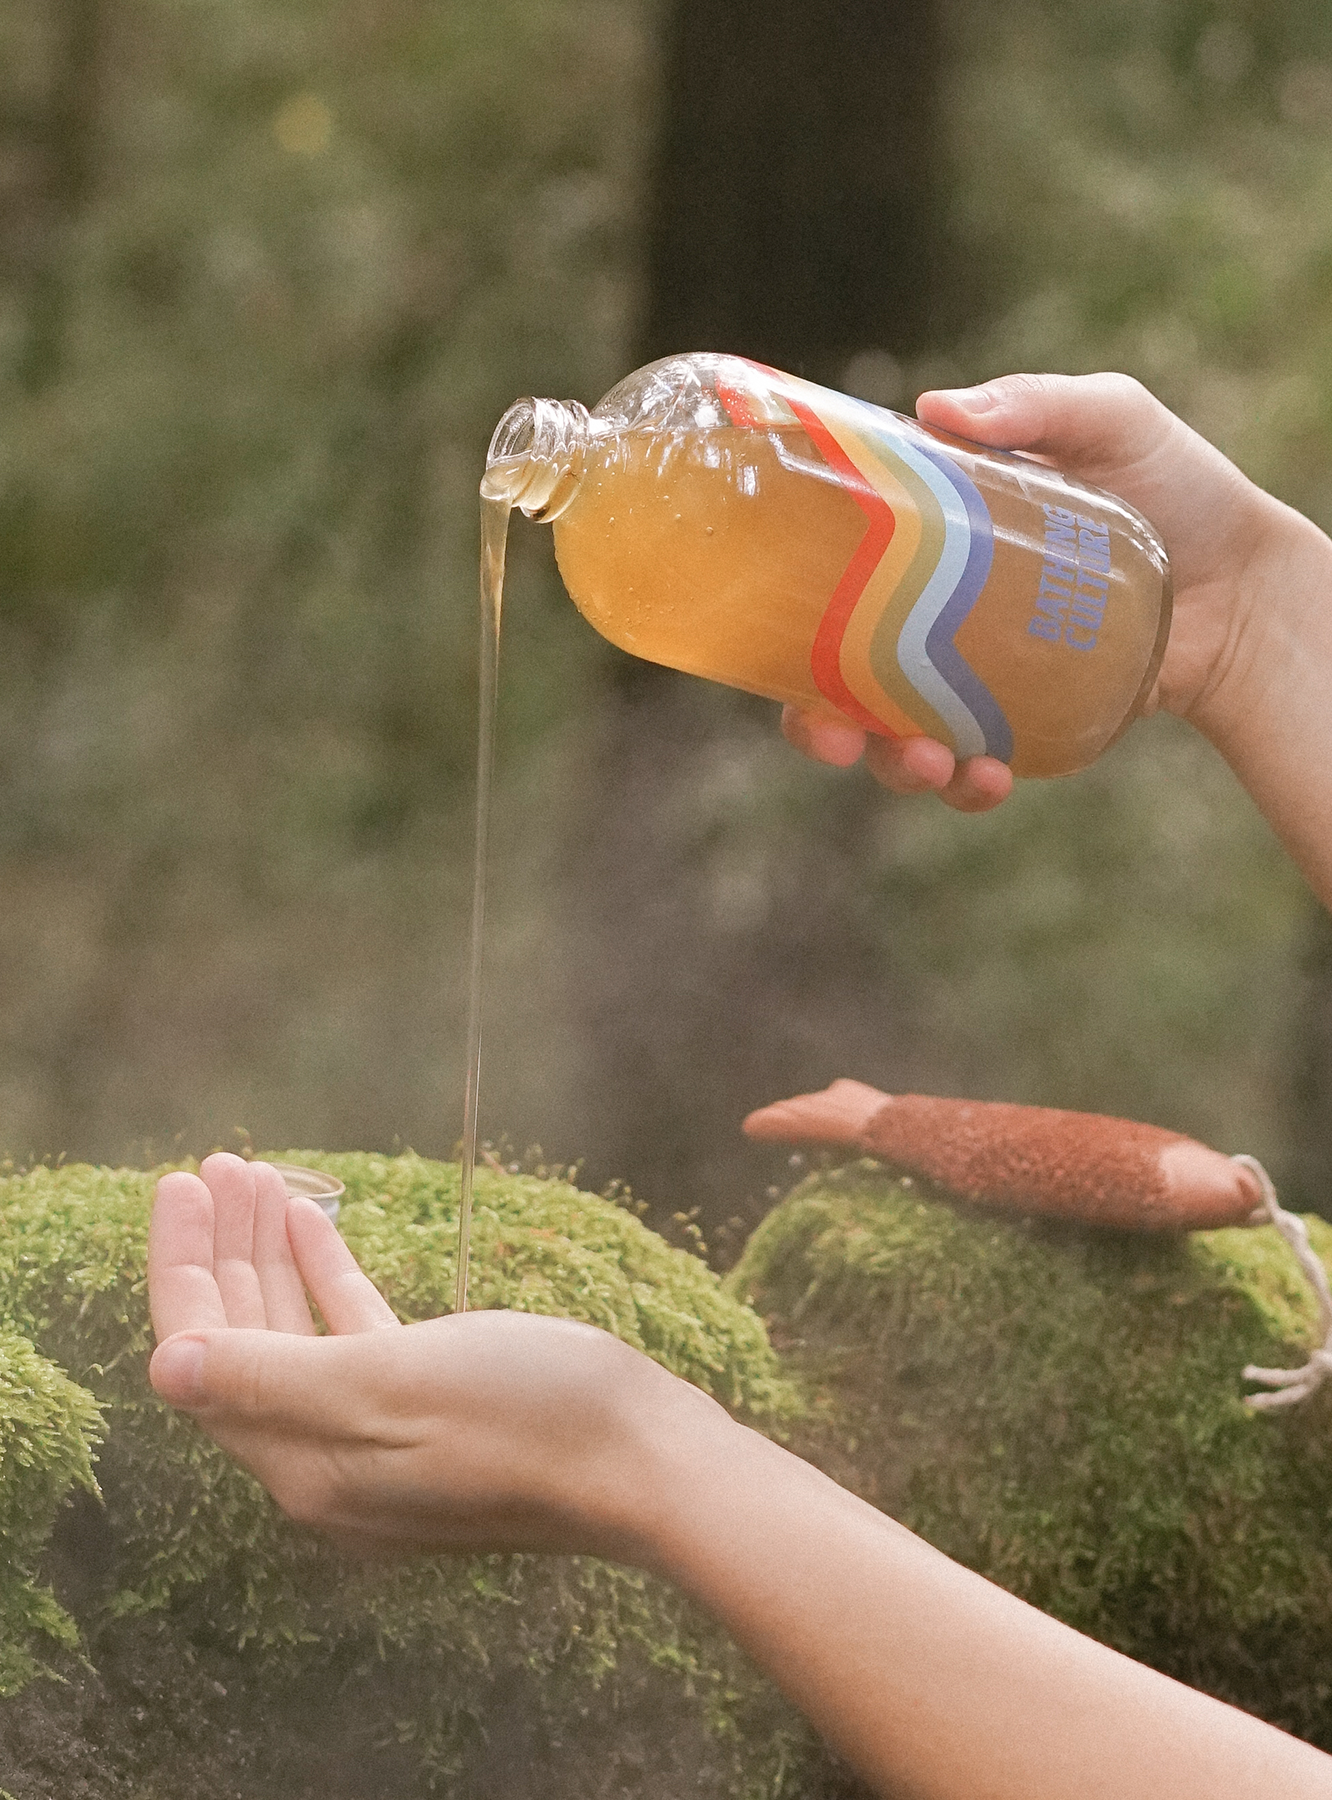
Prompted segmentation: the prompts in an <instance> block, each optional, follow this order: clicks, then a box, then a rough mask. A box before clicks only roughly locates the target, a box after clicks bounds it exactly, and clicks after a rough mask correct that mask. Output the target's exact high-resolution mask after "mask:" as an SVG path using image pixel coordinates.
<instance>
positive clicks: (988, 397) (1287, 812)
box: [784, 374, 1332, 899]
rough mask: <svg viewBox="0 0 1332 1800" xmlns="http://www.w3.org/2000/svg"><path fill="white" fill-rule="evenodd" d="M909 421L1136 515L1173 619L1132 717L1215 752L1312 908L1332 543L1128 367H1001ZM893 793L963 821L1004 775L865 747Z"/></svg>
mask: <svg viewBox="0 0 1332 1800" xmlns="http://www.w3.org/2000/svg"><path fill="white" fill-rule="evenodd" d="M917 411H918V415H919V417H920V418H921V419H923V420H925V421H926V422H928V423H929V424H931V425H934V426H937V427H941V428H942V429H944V430H947V431H952V432H957V433H958V434H959V435H961V436H965V437H968V438H971V439H973V440H975V441H976V442H979V443H984V444H989V445H993V446H1002V447H1005V448H1008V449H1015V450H1022V451H1026V452H1029V453H1031V454H1034V455H1039V456H1042V457H1045V458H1048V459H1049V460H1050V461H1051V462H1054V463H1056V464H1057V465H1058V466H1059V467H1060V468H1062V469H1064V470H1065V471H1066V472H1067V473H1068V474H1070V475H1072V476H1075V477H1078V478H1080V479H1083V480H1086V481H1088V482H1091V483H1093V484H1094V485H1096V486H1098V487H1104V488H1106V489H1108V490H1109V491H1110V492H1112V493H1116V494H1118V495H1120V496H1121V498H1123V499H1124V500H1126V501H1128V502H1129V504H1130V505H1131V506H1133V507H1135V508H1136V509H1137V510H1138V511H1139V512H1141V513H1142V514H1143V515H1144V516H1145V517H1147V518H1149V519H1150V520H1151V521H1152V523H1153V524H1154V525H1155V526H1156V528H1157V530H1158V531H1159V532H1160V533H1161V536H1162V538H1163V540H1164V542H1165V546H1166V549H1167V552H1168V553H1169V556H1170V565H1171V570H1172V573H1173V576H1174V584H1175V600H1174V618H1173V622H1172V626H1171V632H1170V638H1169V642H1168V644H1167V647H1166V653H1165V657H1164V659H1163V661H1162V664H1161V668H1160V671H1159V674H1158V676H1157V680H1156V683H1155V687H1154V690H1153V693H1152V696H1151V698H1150V699H1149V701H1148V703H1147V706H1146V708H1145V709H1144V710H1146V711H1152V710H1154V708H1155V707H1156V706H1157V705H1161V706H1164V707H1165V708H1166V709H1167V710H1168V711H1170V712H1174V713H1177V714H1179V715H1180V716H1181V717H1183V718H1186V719H1188V720H1189V721H1190V722H1191V723H1193V724H1194V725H1196V726H1197V727H1198V729H1199V730H1200V731H1202V732H1203V733H1204V735H1206V736H1207V737H1208V738H1210V739H1211V741H1212V742H1213V743H1214V744H1215V745H1216V746H1217V748H1218V749H1219V750H1220V751H1221V753H1222V754H1223V755H1224V756H1225V757H1226V759H1227V761H1228V762H1230V764H1231V766H1232V767H1233V768H1234V769H1235V771H1236V773H1237V774H1238V775H1239V776H1240V779H1241V780H1242V781H1244V783H1245V785H1246V786H1247V787H1248V788H1249V790H1250V792H1251V793H1252V794H1253V796H1254V798H1255V799H1256V800H1257V801H1258V804H1259V805H1260V806H1261V807H1262V808H1263V810H1264V812H1266V814H1267V816H1268V818H1269V819H1270V820H1271V822H1272V824H1273V825H1274V826H1275V827H1276V829H1277V831H1278V832H1279V833H1280V835H1281V836H1282V838H1283V840H1284V841H1285V843H1286V844H1287V847H1288V848H1289V849H1290V850H1291V852H1292V854H1293V855H1294V856H1295V858H1296V860H1297V861H1298V862H1299V863H1300V864H1301V866H1302V867H1303V869H1304V871H1305V873H1306V875H1308V877H1309V879H1310V881H1311V882H1312V883H1313V886H1314V887H1315V889H1316V890H1317V891H1318V892H1319V893H1320V895H1321V896H1322V897H1323V898H1324V899H1328V898H1332V778H1325V777H1324V773H1323V771H1324V770H1325V769H1326V768H1327V767H1328V762H1327V757H1326V755H1325V754H1324V752H1325V751H1332V743H1328V742H1327V739H1328V737H1329V736H1330V735H1332V732H1329V727H1328V725H1327V723H1326V722H1325V721H1326V710H1325V708H1324V706H1323V705H1322V703H1321V698H1320V696H1321V694H1322V693H1324V692H1325V677H1324V679H1323V680H1322V681H1321V682H1320V679H1319V670H1320V668H1321V669H1323V670H1324V671H1325V670H1326V669H1327V668H1328V667H1329V666H1332V624H1330V623H1329V621H1328V618H1327V615H1326V608H1325V607H1324V605H1323V603H1322V596H1323V594H1324V592H1325V591H1326V589H1327V587H1328V585H1329V583H1330V582H1332V544H1329V542H1328V540H1327V538H1326V537H1325V536H1324V535H1323V533H1322V532H1321V531H1319V530H1318V528H1317V527H1316V526H1314V525H1312V524H1311V523H1310V522H1309V521H1308V520H1307V519H1304V518H1302V517H1301V516H1300V515H1299V514H1298V513H1296V512H1294V511H1292V510H1291V508H1289V507H1287V506H1284V505H1282V504H1281V502H1280V501H1278V500H1275V499H1273V498H1272V496H1271V495H1270V494H1266V493H1264V492H1263V491H1262V489H1261V488H1259V487H1257V486H1255V484H1254V483H1253V482H1251V481H1250V480H1248V478H1247V477H1246V476H1244V475H1243V474H1241V472H1240V471H1239V470H1238V469H1237V468H1236V467H1235V465H1234V464H1233V463H1231V462H1230V461H1229V460H1228V459H1227V458H1226V457H1224V456H1223V455H1222V454H1221V452H1220V451H1219V450H1217V449H1215V448H1214V447H1213V446H1212V445H1211V444H1209V443H1207V442H1206V440H1205V439H1203V438H1201V437H1200V436H1199V435H1198V434H1197V432H1195V431H1192V430H1191V429H1190V428H1189V427H1188V426H1187V425H1185V424H1184V422H1183V421H1182V420H1181V419H1178V418H1176V417H1175V415H1174V414H1173V413H1171V412H1170V411H1169V410H1168V409H1167V408H1166V407H1165V406H1163V405H1162V404H1161V402H1160V401H1158V400H1156V399H1155V398H1154V397H1153V396H1152V395H1151V394H1149V393H1148V392H1147V390H1146V389H1145V388H1144V387H1142V386H1141V384H1140V383H1138V382H1136V381H1134V380H1132V379H1131V378H1130V377H1128V376H1125V375H1115V374H1100V375H1073V376H1070V375H1009V376H1004V377H1001V378H999V379H997V380H994V381H990V382H986V383H984V384H983V385H982V386H980V387H975V388H964V389H959V390H955V391H940V392H932V393H927V394H922V396H921V398H920V400H919V402H918V405H917ZM784 730H785V732H786V735H787V736H788V738H790V740H791V741H792V742H793V743H795V744H796V745H797V746H798V747H799V748H800V749H802V750H804V751H806V753H807V754H809V755H812V756H814V757H816V758H818V760H820V761H823V762H828V763H834V764H838V765H841V766H846V765H848V764H850V763H852V762H854V761H856V760H857V758H858V756H859V755H860V753H861V752H862V750H866V743H865V737H864V734H863V733H860V732H859V731H858V730H857V729H856V727H854V726H853V725H851V724H849V723H848V724H847V725H845V726H843V725H841V724H837V723H831V722H828V721H825V720H817V719H815V718H813V717H812V716H810V715H809V714H807V713H803V712H798V711H796V710H795V709H788V714H787V717H786V719H785V720H784ZM866 756H867V762H868V764H869V767H870V769H871V772H872V773H873V774H874V775H875V776H876V778H877V779H878V780H879V781H881V782H882V783H883V784H884V786H885V787H888V788H891V789H892V790H893V791H894V792H896V793H919V792H922V791H930V790H932V791H934V792H937V793H938V794H939V795H940V797H941V798H942V799H943V800H944V801H945V802H946V803H947V804H949V805H952V806H955V807H957V808H958V809H959V810H962V811H970V812H975V811H984V810H986V809H987V808H988V807H991V806H994V805H997V804H998V803H999V801H1001V800H1002V799H1004V797H1005V796H1006V795H1007V793H1008V791H1009V788H1010V786H1011V777H1010V776H1009V775H1008V772H1007V770H1005V769H1004V768H1003V766H1002V765H1001V764H998V763H995V762H994V761H993V759H991V758H987V757H977V758H973V759H971V760H970V761H966V762H962V763H955V762H954V758H953V756H952V753H951V751H949V750H947V749H946V748H945V747H944V746H943V745H942V744H937V743H932V742H929V741H927V740H920V739H917V740H913V741H910V742H902V743H893V742H891V741H887V740H879V741H876V742H874V743H872V744H871V745H869V746H868V749H867V750H866Z"/></svg>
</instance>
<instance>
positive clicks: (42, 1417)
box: [0, 1328, 100, 1695]
mask: <svg viewBox="0 0 1332 1800" xmlns="http://www.w3.org/2000/svg"><path fill="white" fill-rule="evenodd" d="M99 1426H100V1418H99V1415H98V1410H97V1403H96V1402H95V1401H94V1399H93V1397H92V1395H91V1394H89V1393H88V1392H87V1391H86V1390H85V1389H84V1388H81V1387H79V1386H78V1385H77V1384H76V1383H75V1382H73V1381H71V1380H70V1379H69V1377H68V1376H67V1375H65V1374H64V1373H63V1372H62V1371H61V1370H59V1369H57V1368H56V1367H55V1366H54V1365H53V1364H52V1363H50V1362H48V1361H47V1360H46V1358H45V1357H44V1356H41V1355H39V1354H38V1352H37V1351H36V1350H34V1349H33V1347H32V1345H31V1344H30V1343H28V1341H27V1339H26V1338H23V1337H21V1336H19V1334H18V1333H17V1332H14V1331H7V1330H4V1329H2V1328H0V1546H2V1547H3V1548H2V1549H0V1695H8V1694H13V1693H16V1692H17V1691H18V1690H19V1689H20V1688H22V1687H23V1685H24V1684H25V1683H26V1682H28V1681H30V1680H31V1679H32V1677H33V1676H34V1675H35V1674H37V1673H38V1672H39V1670H40V1669H41V1667H42V1663H41V1661H40V1656H41V1653H42V1651H43V1650H45V1652H46V1653H47V1654H49V1653H50V1651H51V1649H52V1648H60V1649H65V1650H70V1649H73V1648H74V1647H75V1646H76V1645H77V1643H78V1630H77V1627H76V1626H75V1624H74V1622H73V1620H72V1619H71V1618H70V1617H69V1615H68V1613H67V1612H66V1611H65V1610H64V1608H63V1607H61V1606H60V1605H59V1604H58V1603H57V1601H56V1598H55V1596H54V1594H53V1593H52V1592H51V1590H50V1588H49V1586H47V1584H46V1583H45V1581H43V1579H42V1578H41V1575H40V1573H39V1568H40V1562H41V1557H42V1552H43V1551H44V1550H45V1548H46V1544H47V1541H48V1539H49V1537H50V1534H51V1527H52V1524H53V1523H54V1521H55V1516H56V1509H57V1507H58V1506H59V1505H60V1503H61V1501H62V1500H63V1499H64V1498H65V1496H66V1495H67V1494H68V1493H69V1491H70V1490H71V1488H81V1489H84V1490H85V1491H87V1492H90V1493H92V1492H96V1484H95V1482H94V1480H93V1473H92V1455H91V1452H92V1447H93V1445H94V1444H95V1443H96V1441H97V1439H98V1437H99V1435H100V1432H99Z"/></svg>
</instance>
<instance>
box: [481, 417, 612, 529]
mask: <svg viewBox="0 0 1332 1800" xmlns="http://www.w3.org/2000/svg"><path fill="white" fill-rule="evenodd" d="M591 439H592V421H591V415H590V414H589V412H588V410H587V408H586V407H585V406H580V405H579V403H578V401H577V400H515V402H514V403H513V405H512V406H511V407H510V408H509V410H508V412H506V413H505V415H504V417H503V418H502V419H501V420H500V422H499V424H498V425H497V426H496V427H495V435H494V437H492V438H491V440H490V449H489V451H488V452H487V455H486V472H485V475H484V476H483V477H482V481H481V492H482V494H483V495H484V496H485V498H486V499H487V500H507V501H508V503H509V505H510V506H516V507H518V509H519V510H520V511H521V512H524V513H526V515H527V517H528V518H529V519H536V520H546V521H549V520H551V519H556V518H558V517H559V515H560V514H561V513H562V512H563V511H564V509H565V508H566V507H567V506H568V505H569V503H570V501H571V500H572V499H573V497H574V495H575V494H576V493H577V492H578V485H579V483H580V482H581V481H582V479H583V453H584V451H585V450H586V449H587V446H588V444H589V443H590V442H591Z"/></svg>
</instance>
